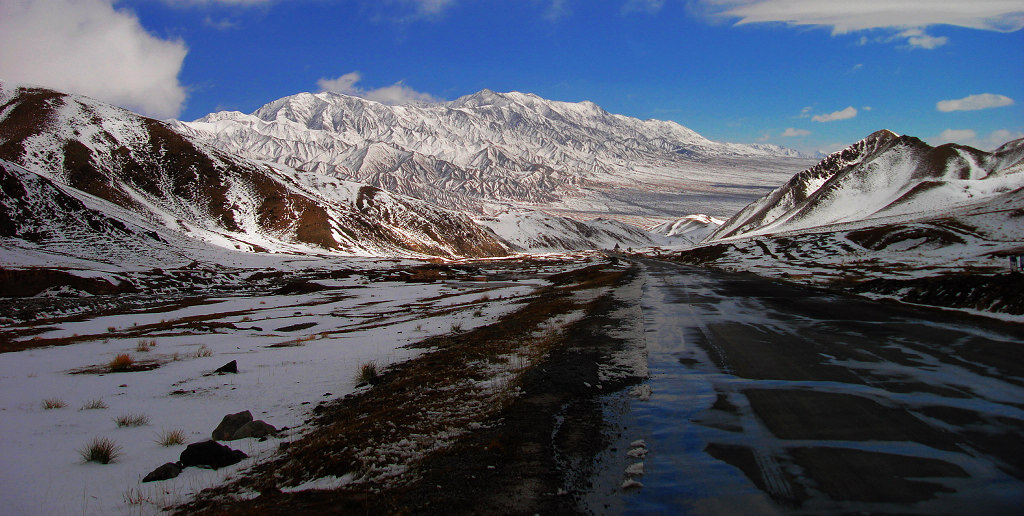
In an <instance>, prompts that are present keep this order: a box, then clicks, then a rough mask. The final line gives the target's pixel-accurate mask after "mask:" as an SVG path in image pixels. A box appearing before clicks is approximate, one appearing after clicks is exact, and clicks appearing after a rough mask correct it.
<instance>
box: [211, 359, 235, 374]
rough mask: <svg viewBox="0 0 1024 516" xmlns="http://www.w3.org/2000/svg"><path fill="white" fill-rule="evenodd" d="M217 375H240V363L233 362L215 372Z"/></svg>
mask: <svg viewBox="0 0 1024 516" xmlns="http://www.w3.org/2000/svg"><path fill="white" fill-rule="evenodd" d="M214 372H215V373H238V361H237V360H232V361H230V362H228V363H226V364H224V365H222V366H220V367H218V368H217V370H215V371H214Z"/></svg>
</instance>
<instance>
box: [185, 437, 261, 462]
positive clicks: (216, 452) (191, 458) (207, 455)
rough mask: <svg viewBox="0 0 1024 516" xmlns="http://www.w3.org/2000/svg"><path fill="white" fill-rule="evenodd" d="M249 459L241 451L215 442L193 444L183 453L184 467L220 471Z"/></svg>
mask: <svg viewBox="0 0 1024 516" xmlns="http://www.w3.org/2000/svg"><path fill="white" fill-rule="evenodd" d="M246 457H248V455H246V454H245V452H242V451H241V450H233V449H231V448H229V447H227V446H224V445H223V444H220V443H217V442H215V441H203V442H201V443H192V444H190V445H188V447H186V448H185V451H183V452H181V460H180V463H181V465H182V467H189V466H198V467H201V468H210V469H220V468H223V467H225V466H230V465H232V464H236V463H238V462H240V461H241V460H242V459H244V458H246Z"/></svg>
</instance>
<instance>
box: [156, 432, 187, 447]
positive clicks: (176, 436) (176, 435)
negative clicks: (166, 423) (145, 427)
mask: <svg viewBox="0 0 1024 516" xmlns="http://www.w3.org/2000/svg"><path fill="white" fill-rule="evenodd" d="M156 442H157V444H159V445H160V446H175V445H178V444H185V431H184V430H181V429H174V430H164V431H162V432H160V433H159V434H158V435H157V437H156Z"/></svg>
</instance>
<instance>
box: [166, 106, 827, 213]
mask: <svg viewBox="0 0 1024 516" xmlns="http://www.w3.org/2000/svg"><path fill="white" fill-rule="evenodd" d="M172 127H174V128H175V129H177V130H179V131H180V132H182V133H184V134H188V135H190V136H193V137H194V138H196V139H199V140H201V141H204V142H207V143H209V144H211V145H214V146H216V147H217V148H220V149H222V150H224V151H227V152H231V153H234V154H238V155H241V156H246V157H249V158H253V159H260V160H268V161H274V162H277V163H282V164H285V165H288V166H290V167H294V168H296V169H301V170H305V171H307V172H316V173H321V174H324V175H328V176H333V177H338V178H341V179H346V180H352V181H359V182H365V183H368V184H371V185H374V186H377V187H379V188H382V189H385V190H388V191H391V192H396V193H400V194H404V195H409V196H412V197H416V198H419V199H423V200H426V201H429V202H432V203H436V204H438V205H440V206H444V207H448V208H454V209H460V210H466V211H470V212H474V213H478V214H487V215H493V214H496V213H501V212H504V211H508V210H522V209H524V208H531V209H543V210H545V211H546V212H548V213H550V214H568V215H572V216H575V217H576V218H582V219H591V218H597V217H599V216H604V217H610V218H618V219H620V220H624V221H626V222H633V223H637V222H646V223H651V222H663V221H665V220H674V219H676V218H678V217H680V216H684V215H687V214H690V213H696V212H706V211H707V212H711V213H712V214H714V215H717V216H720V217H724V216H728V215H731V214H732V213H735V211H736V210H738V209H739V208H741V207H742V206H744V205H746V204H747V203H748V202H750V201H751V200H753V199H755V198H756V197H757V196H758V195H760V194H761V193H763V192H764V191H767V190H768V189H769V188H771V187H774V186H775V185H777V184H778V183H779V182H781V181H782V180H784V178H788V177H789V176H790V175H792V174H793V172H794V171H795V170H799V169H800V168H802V167H804V166H806V165H808V164H809V163H810V162H809V160H808V159H807V157H805V156H801V155H800V154H799V153H797V152H795V151H792V150H789V149H784V148H781V147H777V146H772V145H745V144H733V143H720V142H714V141H711V140H708V139H707V138H704V137H703V136H701V135H699V134H697V133H696V132H694V131H692V130H690V129H688V128H686V127H683V126H681V125H679V124H677V123H675V122H664V121H659V120H638V119H636V118H630V117H627V116H622V115H615V114H611V113H608V112H607V111H605V110H603V109H601V108H600V107H598V106H597V105H595V104H594V103H592V102H580V103H569V102H556V101H550V100H545V99H542V98H540V97H537V96H535V95H531V94H525V93H517V92H511V93H496V92H493V91H490V90H483V91H480V92H478V93H475V94H472V95H468V96H465V97H462V98H459V99H457V100H455V101H452V102H448V103H442V104H422V105H403V106H388V105H384V104H380V103H377V102H373V101H369V100H365V99H361V98H358V97H351V96H346V95H340V94H335V93H318V94H312V93H300V94H297V95H292V96H289V97H285V98H282V99H279V100H276V101H273V102H271V103H269V104H266V105H264V106H263V107H261V108H259V109H257V110H256V111H255V112H254V113H252V114H248V115H247V114H243V113H240V112H219V113H213V114H210V115H208V116H206V117H203V118H201V119H199V120H196V121H194V122H187V123H185V122H174V123H173V124H172Z"/></svg>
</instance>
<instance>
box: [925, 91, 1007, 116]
mask: <svg viewBox="0 0 1024 516" xmlns="http://www.w3.org/2000/svg"><path fill="white" fill-rule="evenodd" d="M1012 105H1013V99H1011V98H1010V97H1007V96H1005V95H995V94H993V93H982V94H980V95H968V96H966V97H964V98H962V99H955V100H940V101H939V102H937V103H936V104H935V109H938V110H939V111H943V112H949V111H977V110H979V109H989V108H997V107H1003V106H1012Z"/></svg>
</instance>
